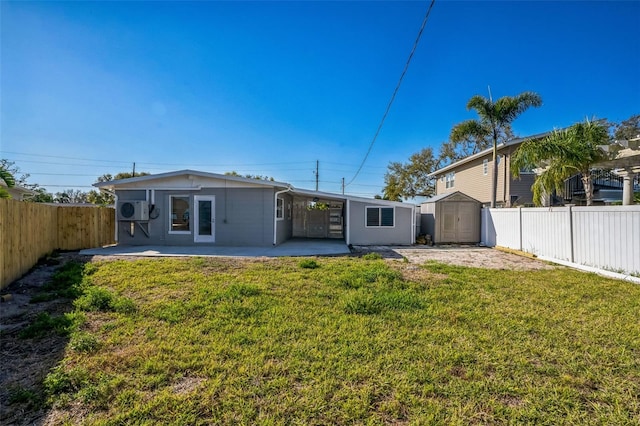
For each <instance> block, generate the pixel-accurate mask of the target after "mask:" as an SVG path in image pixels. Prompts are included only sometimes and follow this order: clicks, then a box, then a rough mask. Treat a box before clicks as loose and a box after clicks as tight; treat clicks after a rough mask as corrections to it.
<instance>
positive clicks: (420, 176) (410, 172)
mask: <svg viewBox="0 0 640 426" xmlns="http://www.w3.org/2000/svg"><path fill="white" fill-rule="evenodd" d="M438 165H439V162H438V160H437V159H436V158H435V156H434V155H433V149H431V148H424V149H423V150H422V151H420V152H417V153H415V154H413V155H411V157H409V162H408V163H406V164H403V163H398V162H392V163H389V165H388V166H387V169H388V171H387V173H386V174H385V175H384V182H385V186H384V189H383V198H384V199H385V200H392V201H401V200H402V199H403V198H413V197H416V196H427V197H429V196H431V195H433V194H434V193H435V180H434V179H433V178H430V177H429V176H428V175H429V173H431V172H433V171H434V170H436V169H437V168H438Z"/></svg>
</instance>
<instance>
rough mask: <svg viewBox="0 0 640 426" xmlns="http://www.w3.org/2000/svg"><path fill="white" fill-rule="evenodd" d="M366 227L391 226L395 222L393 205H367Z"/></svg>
mask: <svg viewBox="0 0 640 426" xmlns="http://www.w3.org/2000/svg"><path fill="white" fill-rule="evenodd" d="M366 215H367V217H366V220H367V227H392V226H394V224H395V209H394V208H393V207H367V208H366Z"/></svg>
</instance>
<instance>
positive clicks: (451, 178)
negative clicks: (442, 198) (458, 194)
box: [445, 172, 456, 188]
mask: <svg viewBox="0 0 640 426" xmlns="http://www.w3.org/2000/svg"><path fill="white" fill-rule="evenodd" d="M455 179H456V172H449V173H447V175H446V176H445V188H453V186H454V183H455Z"/></svg>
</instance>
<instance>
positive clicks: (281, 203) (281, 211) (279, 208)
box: [276, 198, 284, 219]
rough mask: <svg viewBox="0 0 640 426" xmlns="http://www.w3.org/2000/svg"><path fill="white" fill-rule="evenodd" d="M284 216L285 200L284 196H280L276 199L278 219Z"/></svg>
mask: <svg viewBox="0 0 640 426" xmlns="http://www.w3.org/2000/svg"><path fill="white" fill-rule="evenodd" d="M283 218H284V201H283V200H282V198H278V199H277V201H276V219H283Z"/></svg>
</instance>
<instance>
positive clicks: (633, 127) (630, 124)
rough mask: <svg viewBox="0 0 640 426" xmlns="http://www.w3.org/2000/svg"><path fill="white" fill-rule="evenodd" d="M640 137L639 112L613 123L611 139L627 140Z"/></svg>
mask: <svg viewBox="0 0 640 426" xmlns="http://www.w3.org/2000/svg"><path fill="white" fill-rule="evenodd" d="M637 137H640V114H636V115H632V116H631V117H629V118H627V119H626V120H623V121H621V122H620V123H614V124H613V139H617V140H621V139H624V140H629V139H635V138H637Z"/></svg>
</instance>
